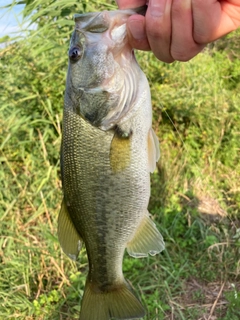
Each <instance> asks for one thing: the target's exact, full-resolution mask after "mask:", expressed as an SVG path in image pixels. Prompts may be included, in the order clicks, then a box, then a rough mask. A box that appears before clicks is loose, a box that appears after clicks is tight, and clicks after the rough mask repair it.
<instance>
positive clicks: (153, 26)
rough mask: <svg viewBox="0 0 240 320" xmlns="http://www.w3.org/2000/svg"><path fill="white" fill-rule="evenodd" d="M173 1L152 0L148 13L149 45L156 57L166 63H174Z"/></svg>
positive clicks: (147, 30)
mask: <svg viewBox="0 0 240 320" xmlns="http://www.w3.org/2000/svg"><path fill="white" fill-rule="evenodd" d="M171 3H172V0H150V3H149V8H148V10H147V13H146V32H147V38H148V42H149V45H150V47H151V50H152V51H153V53H154V54H155V56H156V57H157V58H158V59H159V60H161V61H164V62H169V63H170V62H173V61H174V59H173V57H172V56H171V53H170V44H171Z"/></svg>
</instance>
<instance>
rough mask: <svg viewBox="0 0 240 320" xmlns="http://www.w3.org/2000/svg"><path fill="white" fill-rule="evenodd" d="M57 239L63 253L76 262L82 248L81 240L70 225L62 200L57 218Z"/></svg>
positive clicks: (70, 221)
mask: <svg viewBox="0 0 240 320" xmlns="http://www.w3.org/2000/svg"><path fill="white" fill-rule="evenodd" d="M58 239H59V242H60V245H61V247H62V249H63V252H64V253H65V254H66V255H67V256H68V257H70V258H71V259H72V260H76V259H77V257H78V254H79V252H80V250H81V247H82V239H81V237H80V235H79V234H78V232H77V230H76V229H75V227H74V224H73V223H72V220H71V217H70V215H69V212H68V209H67V206H66V203H65V200H64V198H63V201H62V206H61V210H60V213H59V216H58Z"/></svg>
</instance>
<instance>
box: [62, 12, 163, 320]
mask: <svg viewBox="0 0 240 320" xmlns="http://www.w3.org/2000/svg"><path fill="white" fill-rule="evenodd" d="M144 10H145V11H146V9H145V8H144V9H143V8H140V9H127V10H116V11H102V12H91V13H85V14H76V15H75V29H74V32H73V34H72V37H71V41H70V49H69V52H68V55H69V65H68V73H67V79H66V90H65V97H64V110H63V125H62V128H63V132H62V145H61V178H62V186H63V201H62V205H61V210H60V213H59V217H58V238H59V242H60V245H61V247H62V250H63V251H64V252H65V253H66V254H67V255H68V256H69V257H70V258H71V259H73V260H76V259H77V257H78V255H79V252H80V250H81V248H82V246H83V244H84V245H85V248H86V252H87V256H88V263H89V271H88V275H87V278H86V283H85V289H84V293H83V297H82V301H81V310H80V317H79V319H80V320H108V319H112V318H114V319H136V318H142V317H144V315H145V309H144V307H143V305H142V303H141V302H140V300H139V299H138V297H137V295H136V294H135V292H134V289H133V288H132V286H131V284H130V283H129V282H128V281H127V280H126V279H125V278H124V275H123V272H122V264H123V256H124V252H125V249H126V250H127V252H128V254H129V255H130V256H132V257H136V258H140V257H146V256H148V254H150V255H155V254H157V253H159V252H161V251H162V250H163V249H164V247H165V244H164V240H163V237H162V235H161V234H160V232H159V231H158V229H157V227H156V225H155V223H154V222H153V220H152V218H151V216H150V213H149V212H148V209H147V208H148V203H149V198H150V173H151V172H153V171H154V170H155V167H156V162H157V161H158V159H159V155H160V152H159V142H158V139H157V136H156V135H155V133H154V131H153V129H152V107H151V95H150V89H149V84H148V81H147V78H146V76H145V74H144V73H143V71H142V70H141V69H140V67H139V65H138V63H137V61H136V58H135V55H134V50H133V48H132V47H131V45H130V43H129V38H128V33H127V28H126V22H127V19H128V18H129V16H131V15H132V14H135V13H136V12H137V13H141V12H142V11H144Z"/></svg>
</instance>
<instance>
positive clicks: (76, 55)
mask: <svg viewBox="0 0 240 320" xmlns="http://www.w3.org/2000/svg"><path fill="white" fill-rule="evenodd" d="M68 56H69V58H70V60H71V61H73V62H76V61H78V60H79V59H80V58H81V56H82V50H81V49H80V48H79V47H72V48H71V49H70V50H69V52H68Z"/></svg>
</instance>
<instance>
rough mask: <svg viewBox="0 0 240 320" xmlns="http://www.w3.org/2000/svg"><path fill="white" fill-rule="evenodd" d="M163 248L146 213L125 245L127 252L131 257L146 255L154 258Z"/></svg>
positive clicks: (161, 240) (160, 236)
mask: <svg viewBox="0 0 240 320" xmlns="http://www.w3.org/2000/svg"><path fill="white" fill-rule="evenodd" d="M164 248H165V244H164V241H163V237H162V235H161V233H160V232H159V231H158V229H157V227H156V225H155V223H154V222H153V221H152V220H151V218H150V214H149V213H148V211H147V214H146V215H145V216H144V218H143V220H142V221H141V223H140V225H139V227H138V229H137V231H136V233H135V235H134V237H133V239H132V240H131V241H130V242H129V243H128V244H127V252H128V253H129V255H130V256H132V257H135V258H141V257H146V256H147V255H148V254H150V255H152V256H154V255H155V254H157V253H159V252H161V251H162V250H164Z"/></svg>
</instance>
